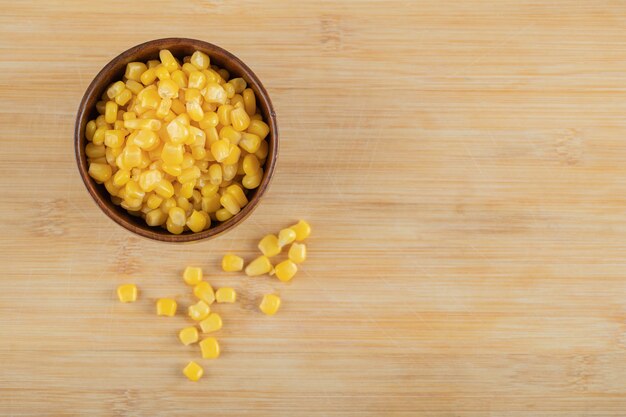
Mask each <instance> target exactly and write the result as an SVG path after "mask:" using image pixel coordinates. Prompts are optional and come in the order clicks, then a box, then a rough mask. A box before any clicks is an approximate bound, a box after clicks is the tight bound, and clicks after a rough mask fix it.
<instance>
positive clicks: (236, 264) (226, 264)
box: [222, 255, 243, 272]
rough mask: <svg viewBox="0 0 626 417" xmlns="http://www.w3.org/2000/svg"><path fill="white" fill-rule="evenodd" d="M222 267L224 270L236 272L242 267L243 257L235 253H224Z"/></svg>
mask: <svg viewBox="0 0 626 417" xmlns="http://www.w3.org/2000/svg"><path fill="white" fill-rule="evenodd" d="M222 269H223V270H224V271H226V272H236V271H241V270H242V269H243V258H241V257H239V256H237V255H224V257H223V258H222Z"/></svg>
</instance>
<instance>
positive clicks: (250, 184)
mask: <svg viewBox="0 0 626 417" xmlns="http://www.w3.org/2000/svg"><path fill="white" fill-rule="evenodd" d="M262 179H263V170H262V169H259V172H257V173H256V174H254V175H245V176H244V177H243V178H242V179H241V185H243V186H244V187H245V188H247V189H249V190H254V189H255V188H257V187H258V186H259V185H261V180H262Z"/></svg>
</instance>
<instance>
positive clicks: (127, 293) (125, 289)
mask: <svg viewBox="0 0 626 417" xmlns="http://www.w3.org/2000/svg"><path fill="white" fill-rule="evenodd" d="M117 298H119V299H120V301H121V302H122V303H133V302H135V301H136V300H137V286H135V284H123V285H120V286H119V287H117Z"/></svg>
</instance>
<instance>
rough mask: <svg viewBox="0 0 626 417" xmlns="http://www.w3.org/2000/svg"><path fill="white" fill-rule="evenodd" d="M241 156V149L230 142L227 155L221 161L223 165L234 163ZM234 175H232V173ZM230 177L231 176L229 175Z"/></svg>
mask: <svg viewBox="0 0 626 417" xmlns="http://www.w3.org/2000/svg"><path fill="white" fill-rule="evenodd" d="M240 156H241V149H240V148H239V146H237V145H233V144H232V143H231V144H230V147H229V152H228V156H227V157H226V159H224V160H223V161H222V162H223V163H224V164H225V165H236V164H237V162H239V157H240ZM233 177H234V175H233ZM231 178H232V177H231Z"/></svg>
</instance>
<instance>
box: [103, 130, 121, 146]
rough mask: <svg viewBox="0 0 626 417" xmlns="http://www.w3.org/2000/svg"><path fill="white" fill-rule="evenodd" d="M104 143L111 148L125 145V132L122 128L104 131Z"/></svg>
mask: <svg viewBox="0 0 626 417" xmlns="http://www.w3.org/2000/svg"><path fill="white" fill-rule="evenodd" d="M104 144H105V145H106V146H108V147H109V148H120V147H122V146H124V132H122V131H121V130H107V131H105V132H104Z"/></svg>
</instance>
